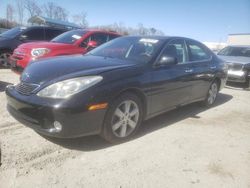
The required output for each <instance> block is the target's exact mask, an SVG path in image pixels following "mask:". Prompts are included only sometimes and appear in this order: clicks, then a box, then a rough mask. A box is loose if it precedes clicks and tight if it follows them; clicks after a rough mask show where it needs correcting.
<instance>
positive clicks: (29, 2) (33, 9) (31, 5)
mask: <svg viewBox="0 0 250 188" xmlns="http://www.w3.org/2000/svg"><path fill="white" fill-rule="evenodd" d="M24 8H25V9H26V10H27V11H28V13H29V15H30V17H33V16H39V15H41V14H42V10H41V9H40V7H39V5H38V4H37V2H36V1H34V0H25V1H24Z"/></svg>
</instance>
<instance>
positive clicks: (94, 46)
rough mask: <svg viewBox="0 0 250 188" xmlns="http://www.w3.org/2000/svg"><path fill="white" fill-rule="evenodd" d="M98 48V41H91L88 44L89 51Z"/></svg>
mask: <svg viewBox="0 0 250 188" xmlns="http://www.w3.org/2000/svg"><path fill="white" fill-rule="evenodd" d="M96 47H97V42H96V41H93V40H91V41H89V42H88V44H87V48H88V49H94V48H96Z"/></svg>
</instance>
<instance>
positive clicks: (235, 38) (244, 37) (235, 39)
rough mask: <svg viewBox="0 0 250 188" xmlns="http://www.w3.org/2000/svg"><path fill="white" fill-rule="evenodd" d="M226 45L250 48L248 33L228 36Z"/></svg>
mask: <svg viewBox="0 0 250 188" xmlns="http://www.w3.org/2000/svg"><path fill="white" fill-rule="evenodd" d="M227 44H228V45H248V46H250V33H238V34H229V35H228V38H227Z"/></svg>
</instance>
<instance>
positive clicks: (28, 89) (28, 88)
mask: <svg viewBox="0 0 250 188" xmlns="http://www.w3.org/2000/svg"><path fill="white" fill-rule="evenodd" d="M38 87H39V85H37V84H30V83H25V82H20V83H19V84H17V85H16V86H15V89H16V91H17V92H18V93H21V94H23V95H31V94H32V93H33V91H34V90H36V89H37V88H38Z"/></svg>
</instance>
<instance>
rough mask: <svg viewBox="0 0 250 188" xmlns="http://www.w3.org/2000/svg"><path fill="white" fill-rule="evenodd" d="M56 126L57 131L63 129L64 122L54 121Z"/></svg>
mask: <svg viewBox="0 0 250 188" xmlns="http://www.w3.org/2000/svg"><path fill="white" fill-rule="evenodd" d="M54 127H55V129H56V131H57V132H59V131H61V130H62V124H61V123H60V122H58V121H55V122H54Z"/></svg>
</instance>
